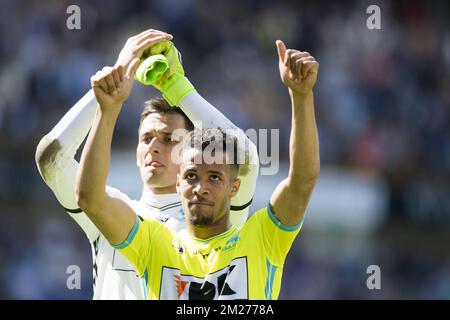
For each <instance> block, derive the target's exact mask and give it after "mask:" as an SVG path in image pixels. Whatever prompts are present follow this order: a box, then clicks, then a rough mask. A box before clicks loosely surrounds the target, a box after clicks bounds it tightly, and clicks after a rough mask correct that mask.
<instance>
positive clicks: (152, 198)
mask: <svg viewBox="0 0 450 320" xmlns="http://www.w3.org/2000/svg"><path fill="white" fill-rule="evenodd" d="M170 39H172V36H170V35H168V34H166V33H164V32H161V31H156V30H152V29H150V30H146V31H144V32H142V33H140V34H138V35H136V36H134V37H131V38H129V39H128V41H127V43H126V44H125V46H124V48H123V49H122V51H121V52H120V55H119V58H118V60H117V62H116V66H122V67H124V68H125V70H126V68H128V66H129V65H130V63H132V62H133V61H134V60H135V59H140V58H141V57H142V55H143V53H144V50H146V49H147V48H148V47H150V46H152V45H153V44H155V43H157V42H161V41H167V40H170ZM178 107H179V108H180V109H181V110H182V111H180V110H179V109H177V108H170V107H169V106H168V105H167V103H166V102H165V101H164V100H162V99H156V100H151V101H150V102H148V103H147V106H146V108H145V109H144V112H143V114H142V116H141V125H140V128H139V142H138V146H137V150H136V158H137V166H138V167H139V171H140V175H141V179H142V181H143V183H144V187H143V191H142V196H141V198H140V199H139V200H131V199H130V198H129V197H128V196H127V195H125V194H124V193H122V192H120V191H119V190H118V189H116V188H113V187H110V186H107V188H106V190H105V191H106V192H107V194H108V196H109V197H111V198H115V199H120V200H122V201H124V202H125V203H127V204H128V205H129V206H130V207H132V208H133V210H135V211H136V212H139V214H140V215H141V216H143V217H145V218H153V219H156V220H159V221H162V222H164V223H165V224H166V225H167V226H168V227H170V228H172V229H173V230H177V231H178V230H180V229H184V228H185V223H184V216H183V215H182V211H180V209H181V201H180V198H179V196H178V195H177V193H176V188H175V183H176V174H177V173H178V166H177V165H176V164H174V163H172V161H171V159H170V154H171V150H172V148H173V147H174V146H175V145H176V144H177V142H176V141H170V139H171V138H170V134H171V132H172V131H173V130H175V129H178V128H188V129H189V128H190V126H191V125H192V124H190V123H188V120H187V118H185V117H186V115H187V116H188V117H189V119H190V120H191V121H192V122H194V123H196V122H198V121H201V123H202V125H203V127H218V126H220V127H221V128H223V129H237V128H236V127H235V126H234V125H233V124H232V123H231V122H230V121H229V120H228V119H227V118H226V117H225V116H224V115H223V114H222V113H220V112H219V111H218V110H217V109H215V108H214V107H213V106H212V105H211V104H209V103H208V102H207V101H206V100H205V99H203V98H202V97H201V96H200V95H199V94H198V93H197V92H196V91H195V92H191V93H189V94H188V95H186V96H185V97H183V99H182V100H181V101H180V102H179V104H178ZM167 108H169V110H166V109H167ZM174 110H175V111H174ZM96 112H98V104H97V101H96V100H95V96H94V94H93V91H92V90H90V91H89V92H88V93H87V94H86V95H85V96H84V97H83V98H82V99H80V100H79V101H78V102H77V103H76V104H75V105H74V106H73V107H72V108H71V109H70V110H69V111H68V112H67V113H66V114H65V115H64V117H63V118H62V119H61V120H60V121H59V122H58V124H57V125H56V126H55V127H54V128H53V129H52V130H51V131H50V132H49V133H48V134H47V135H46V136H45V137H44V138H42V140H41V142H40V143H39V145H38V147H37V150H36V162H37V165H38V168H39V172H40V174H41V176H42V177H43V179H44V181H45V182H46V184H47V185H48V186H49V187H50V188H51V190H52V191H53V193H54V194H55V196H56V198H57V200H58V201H59V203H60V204H61V205H62V206H63V207H64V209H65V210H66V212H68V214H69V215H70V216H71V217H72V218H73V219H74V220H75V221H76V222H77V223H78V224H79V225H80V227H81V228H82V229H83V231H84V232H85V233H86V235H87V237H88V239H89V241H90V242H91V245H92V255H93V265H94V268H93V273H94V299H144V298H145V296H144V290H143V286H142V281H141V280H140V278H139V277H138V275H137V273H136V271H135V269H134V267H133V266H132V265H131V264H130V263H129V262H128V260H127V259H126V258H124V257H123V256H122V254H121V253H120V252H119V251H116V250H115V249H114V248H113V247H112V246H111V245H110V244H109V242H108V241H107V240H106V238H105V237H104V236H103V235H102V234H101V233H100V232H99V230H98V229H97V228H96V227H95V225H94V224H93V223H92V222H91V221H90V220H89V219H88V218H87V216H86V214H85V213H84V212H82V210H81V209H79V208H78V205H77V201H76V196H75V179H76V175H77V170H78V166H79V165H78V163H77V161H76V160H75V158H74V157H75V154H76V152H77V150H78V148H79V147H80V145H81V143H82V141H83V140H84V139H85V137H86V136H87V134H88V132H89V130H90V128H91V126H92V120H93V119H94V116H95V114H96ZM236 134H237V135H240V137H238V138H241V139H244V140H246V143H247V142H248V148H249V157H250V163H251V164H250V165H249V166H248V169H247V172H243V173H242V176H240V179H241V181H242V182H241V188H240V190H239V194H238V195H237V197H235V198H234V201H233V202H232V207H231V209H232V211H231V212H232V215H231V216H232V222H233V223H234V224H236V225H238V226H241V225H242V224H243V223H244V222H245V221H246V219H247V216H248V210H249V205H250V203H251V200H252V197H253V194H254V190H255V184H256V179H257V175H258V169H259V168H258V164H259V161H258V160H257V159H258V154H257V150H256V146H255V145H254V144H253V143H252V142H250V141H249V139H248V138H247V137H246V136H245V134H244V133H243V132H242V131H240V130H239V131H236ZM167 139H168V141H166V140H167ZM130 169H131V168H130Z"/></svg>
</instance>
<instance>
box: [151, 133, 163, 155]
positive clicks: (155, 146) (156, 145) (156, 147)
mask: <svg viewBox="0 0 450 320" xmlns="http://www.w3.org/2000/svg"><path fill="white" fill-rule="evenodd" d="M148 148H149V150H150V152H151V153H156V154H157V153H159V152H160V149H161V143H160V142H159V139H158V138H157V137H153V138H152V140H151V141H150V143H149V144H148Z"/></svg>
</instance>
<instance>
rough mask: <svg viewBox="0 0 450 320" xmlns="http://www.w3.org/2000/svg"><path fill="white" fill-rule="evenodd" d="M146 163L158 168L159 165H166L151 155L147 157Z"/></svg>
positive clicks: (148, 165) (147, 165)
mask: <svg viewBox="0 0 450 320" xmlns="http://www.w3.org/2000/svg"><path fill="white" fill-rule="evenodd" d="M144 165H145V166H146V167H154V168H158V167H163V166H164V165H163V164H162V163H161V162H159V161H157V160H154V159H152V158H151V156H149V155H148V156H146V157H145V159H144Z"/></svg>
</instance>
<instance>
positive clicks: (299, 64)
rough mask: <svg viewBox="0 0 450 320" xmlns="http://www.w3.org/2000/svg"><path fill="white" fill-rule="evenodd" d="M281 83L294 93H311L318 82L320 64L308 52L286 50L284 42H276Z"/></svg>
mask: <svg viewBox="0 0 450 320" xmlns="http://www.w3.org/2000/svg"><path fill="white" fill-rule="evenodd" d="M276 45H277V50H278V58H279V68H280V77H281V81H283V83H284V84H285V85H286V86H287V87H288V88H289V89H291V90H292V91H293V92H294V93H299V94H307V93H309V92H311V90H312V88H313V87H314V84H315V83H316V80H317V72H318V70H319V63H318V62H317V61H316V59H314V57H313V56H312V55H311V54H309V53H308V52H306V51H298V50H293V49H286V46H285V45H284V43H283V41H281V40H277V42H276Z"/></svg>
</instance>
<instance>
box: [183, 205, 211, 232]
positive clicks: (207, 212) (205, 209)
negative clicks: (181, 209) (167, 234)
mask: <svg viewBox="0 0 450 320" xmlns="http://www.w3.org/2000/svg"><path fill="white" fill-rule="evenodd" d="M189 210H190V216H191V217H190V220H191V223H192V224H193V225H195V226H198V227H206V226H210V225H211V224H212V223H213V221H214V219H213V207H212V206H202V205H191V206H190V208H189Z"/></svg>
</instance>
